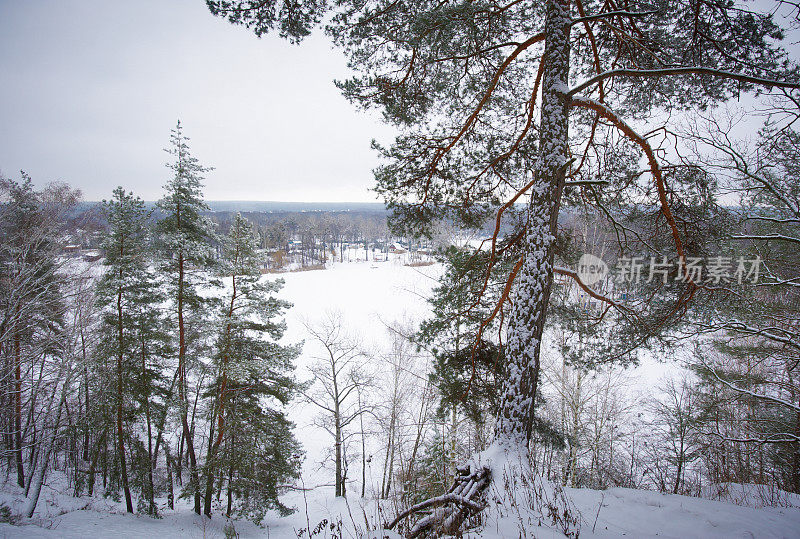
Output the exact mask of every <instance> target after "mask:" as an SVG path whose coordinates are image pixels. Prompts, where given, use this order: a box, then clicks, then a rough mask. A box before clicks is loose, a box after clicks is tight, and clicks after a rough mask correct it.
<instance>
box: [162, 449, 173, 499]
mask: <svg viewBox="0 0 800 539" xmlns="http://www.w3.org/2000/svg"><path fill="white" fill-rule="evenodd" d="M164 460H166V462H167V485H168V487H169V490H167V506H168V507H169V508H170V509H175V492H174V490H173V488H172V459H171V458H170V456H169V447H167V445H166V444H165V445H164Z"/></svg>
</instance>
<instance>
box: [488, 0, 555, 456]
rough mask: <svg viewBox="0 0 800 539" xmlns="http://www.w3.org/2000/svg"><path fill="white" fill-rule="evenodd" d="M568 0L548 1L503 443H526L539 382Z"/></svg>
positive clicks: (500, 434)
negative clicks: (537, 126)
mask: <svg viewBox="0 0 800 539" xmlns="http://www.w3.org/2000/svg"><path fill="white" fill-rule="evenodd" d="M569 8H570V0H551V1H550V2H548V7H547V17H546V22H545V33H546V38H545V55H544V59H543V61H544V62H546V63H545V67H544V74H543V82H542V116H541V122H540V130H539V141H540V146H539V158H538V162H537V164H536V167H535V172H534V173H535V174H536V179H537V180H538V181H537V182H536V183H535V184H534V185H533V187H532V188H531V199H530V205H529V206H528V228H527V231H526V234H525V239H524V244H523V257H524V258H523V263H522V267H521V268H520V272H519V274H518V276H517V282H516V288H515V295H514V303H513V307H512V311H511V317H510V319H509V326H508V341H507V352H506V357H507V364H506V373H505V377H504V381H503V388H502V392H501V395H502V397H501V403H500V411H499V414H498V420H497V426H496V430H495V438H496V441H497V442H498V443H500V444H503V445H510V446H518V447H522V448H524V447H527V444H528V442H529V441H530V438H531V433H532V429H533V406H534V398H535V395H536V386H537V384H538V382H539V351H540V347H541V339H542V332H543V330H544V322H545V317H546V313H547V303H548V301H549V299H550V290H551V287H552V284H553V253H554V252H553V245H554V242H555V231H556V224H557V221H558V209H559V204H560V200H561V192H562V190H563V186H564V176H565V172H566V168H567V155H568V148H567V131H568V129H567V128H568V110H569V103H568V98H567V96H566V91H567V82H568V75H569V33H570V18H569Z"/></svg>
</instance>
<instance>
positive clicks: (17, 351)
mask: <svg viewBox="0 0 800 539" xmlns="http://www.w3.org/2000/svg"><path fill="white" fill-rule="evenodd" d="M17 317H19V307H17ZM31 451H33V450H31ZM14 458H15V459H16V463H17V484H18V485H19V486H20V487H22V488H25V470H24V467H23V465H22V349H21V347H20V339H19V320H17V325H16V327H15V328H14Z"/></svg>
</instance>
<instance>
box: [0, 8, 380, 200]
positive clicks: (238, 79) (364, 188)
mask: <svg viewBox="0 0 800 539" xmlns="http://www.w3.org/2000/svg"><path fill="white" fill-rule="evenodd" d="M347 73H348V72H347V69H346V66H345V60H344V56H343V55H342V54H341V53H340V52H339V51H333V50H331V47H330V43H329V41H328V40H327V38H325V36H323V35H322V33H321V32H318V34H317V35H316V36H314V37H312V38H310V39H308V40H306V41H304V42H303V43H301V45H300V46H292V45H289V44H288V43H286V42H284V41H282V40H280V39H278V38H277V37H267V38H262V39H260V40H259V39H257V38H256V37H255V36H254V35H253V34H252V33H250V32H249V31H247V30H246V29H244V28H242V27H236V26H233V25H231V24H229V23H228V22H226V21H225V20H223V19H219V18H216V17H213V16H212V15H211V14H210V13H209V12H208V10H207V8H206V6H205V3H204V2H203V0H168V1H164V0H161V1H158V0H135V1H124V2H120V1H109V0H63V1H56V0H51V1H46V0H25V1H17V0H0V171H1V172H2V173H3V174H4V175H6V176H9V177H11V178H14V179H19V170H20V169H23V170H25V171H26V172H28V173H29V174H31V175H32V176H33V179H34V181H35V182H36V183H37V184H38V185H42V184H44V183H46V182H49V181H52V180H63V181H66V182H68V183H70V184H72V185H73V186H75V187H79V188H80V189H82V190H83V192H84V198H85V199H86V200H100V199H103V198H106V197H108V196H110V193H111V191H112V189H113V188H114V187H115V186H117V185H122V186H124V187H125V188H126V189H132V190H134V191H135V192H136V194H138V195H139V196H141V197H142V198H144V199H145V200H155V199H158V198H159V197H160V192H161V186H162V185H163V184H164V183H165V182H166V181H167V179H168V178H169V172H168V171H167V169H166V168H165V167H164V163H165V162H166V161H167V159H168V156H167V155H166V154H165V153H164V152H163V151H162V149H163V148H165V147H166V146H167V143H168V139H169V130H170V128H172V127H173V126H174V125H175V123H176V121H177V119H178V118H180V120H181V122H182V124H183V125H184V128H185V129H184V131H185V133H186V134H187V135H188V136H189V137H190V138H191V142H190V145H191V148H192V151H193V153H194V155H195V156H196V157H197V158H198V159H199V160H200V162H201V163H203V164H204V165H208V166H214V167H215V169H216V170H214V171H213V172H211V173H210V174H209V175H208V177H207V178H206V182H205V183H206V188H205V195H206V198H207V199H209V200H281V201H311V202H317V201H335V202H344V201H359V202H360V201H374V200H375V195H374V193H372V192H370V191H369V188H370V187H371V186H372V173H371V170H372V168H374V166H375V165H376V164H377V162H378V161H377V156H376V154H375V153H374V152H373V151H372V150H371V149H370V147H369V143H370V140H371V139H372V138H377V139H378V140H381V141H383V142H388V141H390V140H391V136H392V131H391V130H390V129H389V128H388V127H386V126H384V125H382V124H381V123H380V121H379V117H378V115H377V113H373V114H366V113H364V112H363V111H359V110H357V109H356V108H355V107H354V106H352V105H350V104H349V103H348V102H347V101H346V100H345V99H344V98H343V97H342V96H341V95H340V93H339V90H338V89H337V88H336V87H335V86H334V85H333V79H335V78H344V77H345V76H347Z"/></svg>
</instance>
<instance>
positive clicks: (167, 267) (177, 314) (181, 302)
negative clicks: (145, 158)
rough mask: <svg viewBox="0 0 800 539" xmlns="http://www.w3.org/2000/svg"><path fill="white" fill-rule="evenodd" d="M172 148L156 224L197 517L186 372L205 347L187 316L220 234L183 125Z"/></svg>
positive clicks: (195, 306) (199, 304) (200, 301)
mask: <svg viewBox="0 0 800 539" xmlns="http://www.w3.org/2000/svg"><path fill="white" fill-rule="evenodd" d="M170 143H171V146H170V148H169V149H167V150H166V151H167V153H169V154H170V155H171V156H172V158H173V161H172V162H171V163H169V164H168V165H167V167H168V168H169V169H170V170H171V171H172V172H173V177H172V179H171V180H170V181H169V182H168V183H167V184H166V185H165V186H164V190H165V194H164V197H163V198H162V199H161V200H160V201H159V203H158V208H159V209H160V210H161V212H162V213H163V219H162V220H161V221H159V222H158V224H157V227H156V232H157V236H158V242H159V246H160V250H161V261H162V264H161V273H162V275H163V277H164V280H165V292H166V296H167V298H168V300H169V301H170V302H171V304H172V305H171V308H172V310H173V314H174V321H173V322H174V330H173V337H174V338H175V340H176V341H177V346H176V349H177V356H178V357H177V385H178V406H179V408H180V409H179V415H180V421H181V427H182V430H183V439H184V441H185V443H186V451H187V453H188V457H189V465H190V470H189V472H190V490H191V493H192V494H193V496H194V510H195V512H196V513H197V514H198V515H199V514H200V512H201V509H202V508H201V501H200V476H199V470H198V462H197V453H196V451H195V447H194V436H193V429H191V428H190V425H189V395H188V391H189V386H188V372H189V367H190V365H191V360H192V359H195V360H199V358H198V357H193V354H194V355H195V356H196V355H197V353H198V350H197V349H196V348H195V349H190V346H192V345H193V344H194V345H195V346H199V345H201V344H202V342H201V339H200V338H197V339H194V338H193V339H191V340H190V339H189V333H190V329H191V328H190V327H189V317H191V316H197V315H200V313H201V311H202V308H203V306H204V305H205V304H206V303H207V300H205V299H204V298H203V297H202V296H201V295H200V293H199V291H200V288H201V286H203V285H207V284H212V283H210V281H209V278H208V275H209V274H208V271H209V270H210V268H211V267H212V265H213V262H214V254H215V251H214V247H213V244H214V242H215V241H216V234H215V232H214V227H213V224H212V223H211V221H210V220H209V219H208V218H206V217H204V216H203V214H202V212H203V211H206V210H208V206H207V205H206V203H205V202H204V201H203V195H202V191H201V189H202V180H203V175H204V174H205V173H206V172H208V171H209V170H211V169H209V168H206V167H204V166H202V165H201V164H200V163H199V162H198V160H197V159H196V158H195V157H193V156H192V155H191V153H190V151H189V146H188V138H187V137H185V136H184V135H183V129H182V127H181V124H180V122H178V124H177V126H176V127H175V129H173V130H172V132H171V135H170ZM190 341H191V342H190Z"/></svg>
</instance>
